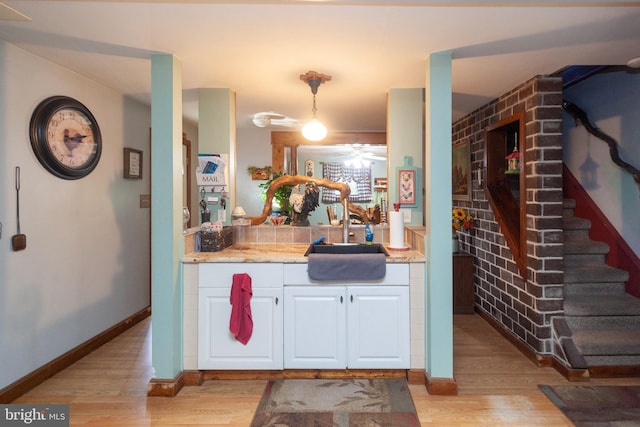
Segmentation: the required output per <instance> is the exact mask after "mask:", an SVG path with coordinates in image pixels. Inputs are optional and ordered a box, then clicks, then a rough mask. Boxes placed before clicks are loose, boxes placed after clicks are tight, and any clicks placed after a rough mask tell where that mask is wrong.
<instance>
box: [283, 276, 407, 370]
mask: <svg viewBox="0 0 640 427" xmlns="http://www.w3.org/2000/svg"><path fill="white" fill-rule="evenodd" d="M288 267H289V266H288V265H285V267H284V268H285V287H284V301H285V306H284V325H285V327H284V367H285V368H287V369H288V368H290V369H344V368H351V369H408V368H409V367H410V315H409V286H408V274H407V275H405V274H403V271H402V269H399V270H398V272H399V274H398V276H397V277H399V278H400V279H393V278H385V281H386V283H389V284H388V285H387V284H385V285H380V284H375V285H369V286H367V285H364V284H358V285H351V284H348V285H347V284H333V283H332V284H331V285H322V284H315V285H313V286H310V283H303V282H304V281H305V280H307V281H308V279H305V278H304V277H301V276H299V275H296V274H293V273H299V272H298V271H297V269H299V266H291V267H293V269H292V270H289V271H288ZM396 267H397V266H396ZM406 267H407V270H408V265H407V266H406ZM405 276H406V283H405ZM295 282H298V283H300V284H301V285H300V286H292V284H293V283H295Z"/></svg>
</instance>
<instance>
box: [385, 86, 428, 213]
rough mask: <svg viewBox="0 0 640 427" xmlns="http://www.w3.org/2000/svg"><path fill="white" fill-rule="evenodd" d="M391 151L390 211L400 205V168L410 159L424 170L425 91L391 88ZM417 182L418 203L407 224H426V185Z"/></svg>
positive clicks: (389, 120)
mask: <svg viewBox="0 0 640 427" xmlns="http://www.w3.org/2000/svg"><path fill="white" fill-rule="evenodd" d="M387 118H388V119H387V151H388V153H387V154H388V162H387V168H388V176H389V192H388V197H389V209H390V210H392V209H393V204H394V203H397V202H398V175H397V173H396V168H398V167H401V166H404V160H405V157H410V158H411V159H412V161H413V167H415V168H418V169H420V173H422V174H424V171H423V170H422V165H423V163H422V159H423V154H422V145H423V142H424V137H423V135H424V89H422V88H417V89H391V90H389V95H388V101H387ZM419 184H420V183H417V187H418V188H416V191H417V192H419V194H417V195H416V199H417V201H418V203H416V206H415V207H411V208H405V209H411V222H410V223H408V224H406V225H423V197H422V191H421V190H422V188H421V187H422V186H421V185H419Z"/></svg>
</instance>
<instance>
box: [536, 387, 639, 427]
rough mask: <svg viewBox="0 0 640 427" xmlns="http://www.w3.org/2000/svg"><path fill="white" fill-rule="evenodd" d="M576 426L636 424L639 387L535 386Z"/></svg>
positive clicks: (637, 422)
mask: <svg viewBox="0 0 640 427" xmlns="http://www.w3.org/2000/svg"><path fill="white" fill-rule="evenodd" d="M538 387H539V388H540V390H541V391H542V392H543V393H544V394H545V395H546V396H547V397H548V398H549V400H551V402H553V404H554V405H556V406H557V407H558V408H559V409H560V410H561V411H562V412H563V413H564V414H565V415H566V416H567V418H569V419H570V420H571V422H572V423H573V424H574V425H575V426H576V427H583V426H585V427H586V426H588V427H593V426H640V386H593V387H585V386H562V387H552V386H548V385H540V386H538Z"/></svg>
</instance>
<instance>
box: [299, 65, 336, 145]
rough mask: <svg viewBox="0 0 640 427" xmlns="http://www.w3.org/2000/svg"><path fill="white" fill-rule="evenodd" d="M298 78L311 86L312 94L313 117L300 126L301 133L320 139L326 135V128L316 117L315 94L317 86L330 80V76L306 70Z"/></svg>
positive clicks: (310, 137)
mask: <svg viewBox="0 0 640 427" xmlns="http://www.w3.org/2000/svg"><path fill="white" fill-rule="evenodd" d="M300 80H302V81H303V82H305V83H306V84H308V85H309V87H310V88H311V93H312V94H313V109H312V110H311V111H312V112H313V118H312V119H311V120H310V121H309V122H307V123H306V124H305V125H304V126H303V127H302V135H303V136H304V137H305V138H307V139H308V140H310V141H321V140H322V139H324V137H325V136H327V128H326V127H325V126H324V125H323V124H322V123H321V122H320V121H319V120H318V119H317V118H316V111H317V108H316V94H317V93H318V87H319V86H320V85H321V84H322V83H324V82H326V81H329V80H331V76H328V75H326V74H320V73H317V72H315V71H307V72H306V73H305V74H301V75H300Z"/></svg>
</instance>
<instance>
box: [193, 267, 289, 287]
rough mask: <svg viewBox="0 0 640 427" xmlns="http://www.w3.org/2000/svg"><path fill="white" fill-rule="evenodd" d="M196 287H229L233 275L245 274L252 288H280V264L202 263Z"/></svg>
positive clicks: (281, 273)
mask: <svg viewBox="0 0 640 427" xmlns="http://www.w3.org/2000/svg"><path fill="white" fill-rule="evenodd" d="M199 268H200V271H199V273H200V275H199V281H198V286H199V287H201V288H221V287H230V286H231V283H232V282H233V275H234V274H239V273H247V274H248V275H249V276H251V285H252V287H258V288H260V287H263V288H264V287H268V288H273V287H282V276H283V272H282V264H280V263H247V262H238V263H214V262H212V263H202V264H200V265H199Z"/></svg>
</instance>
